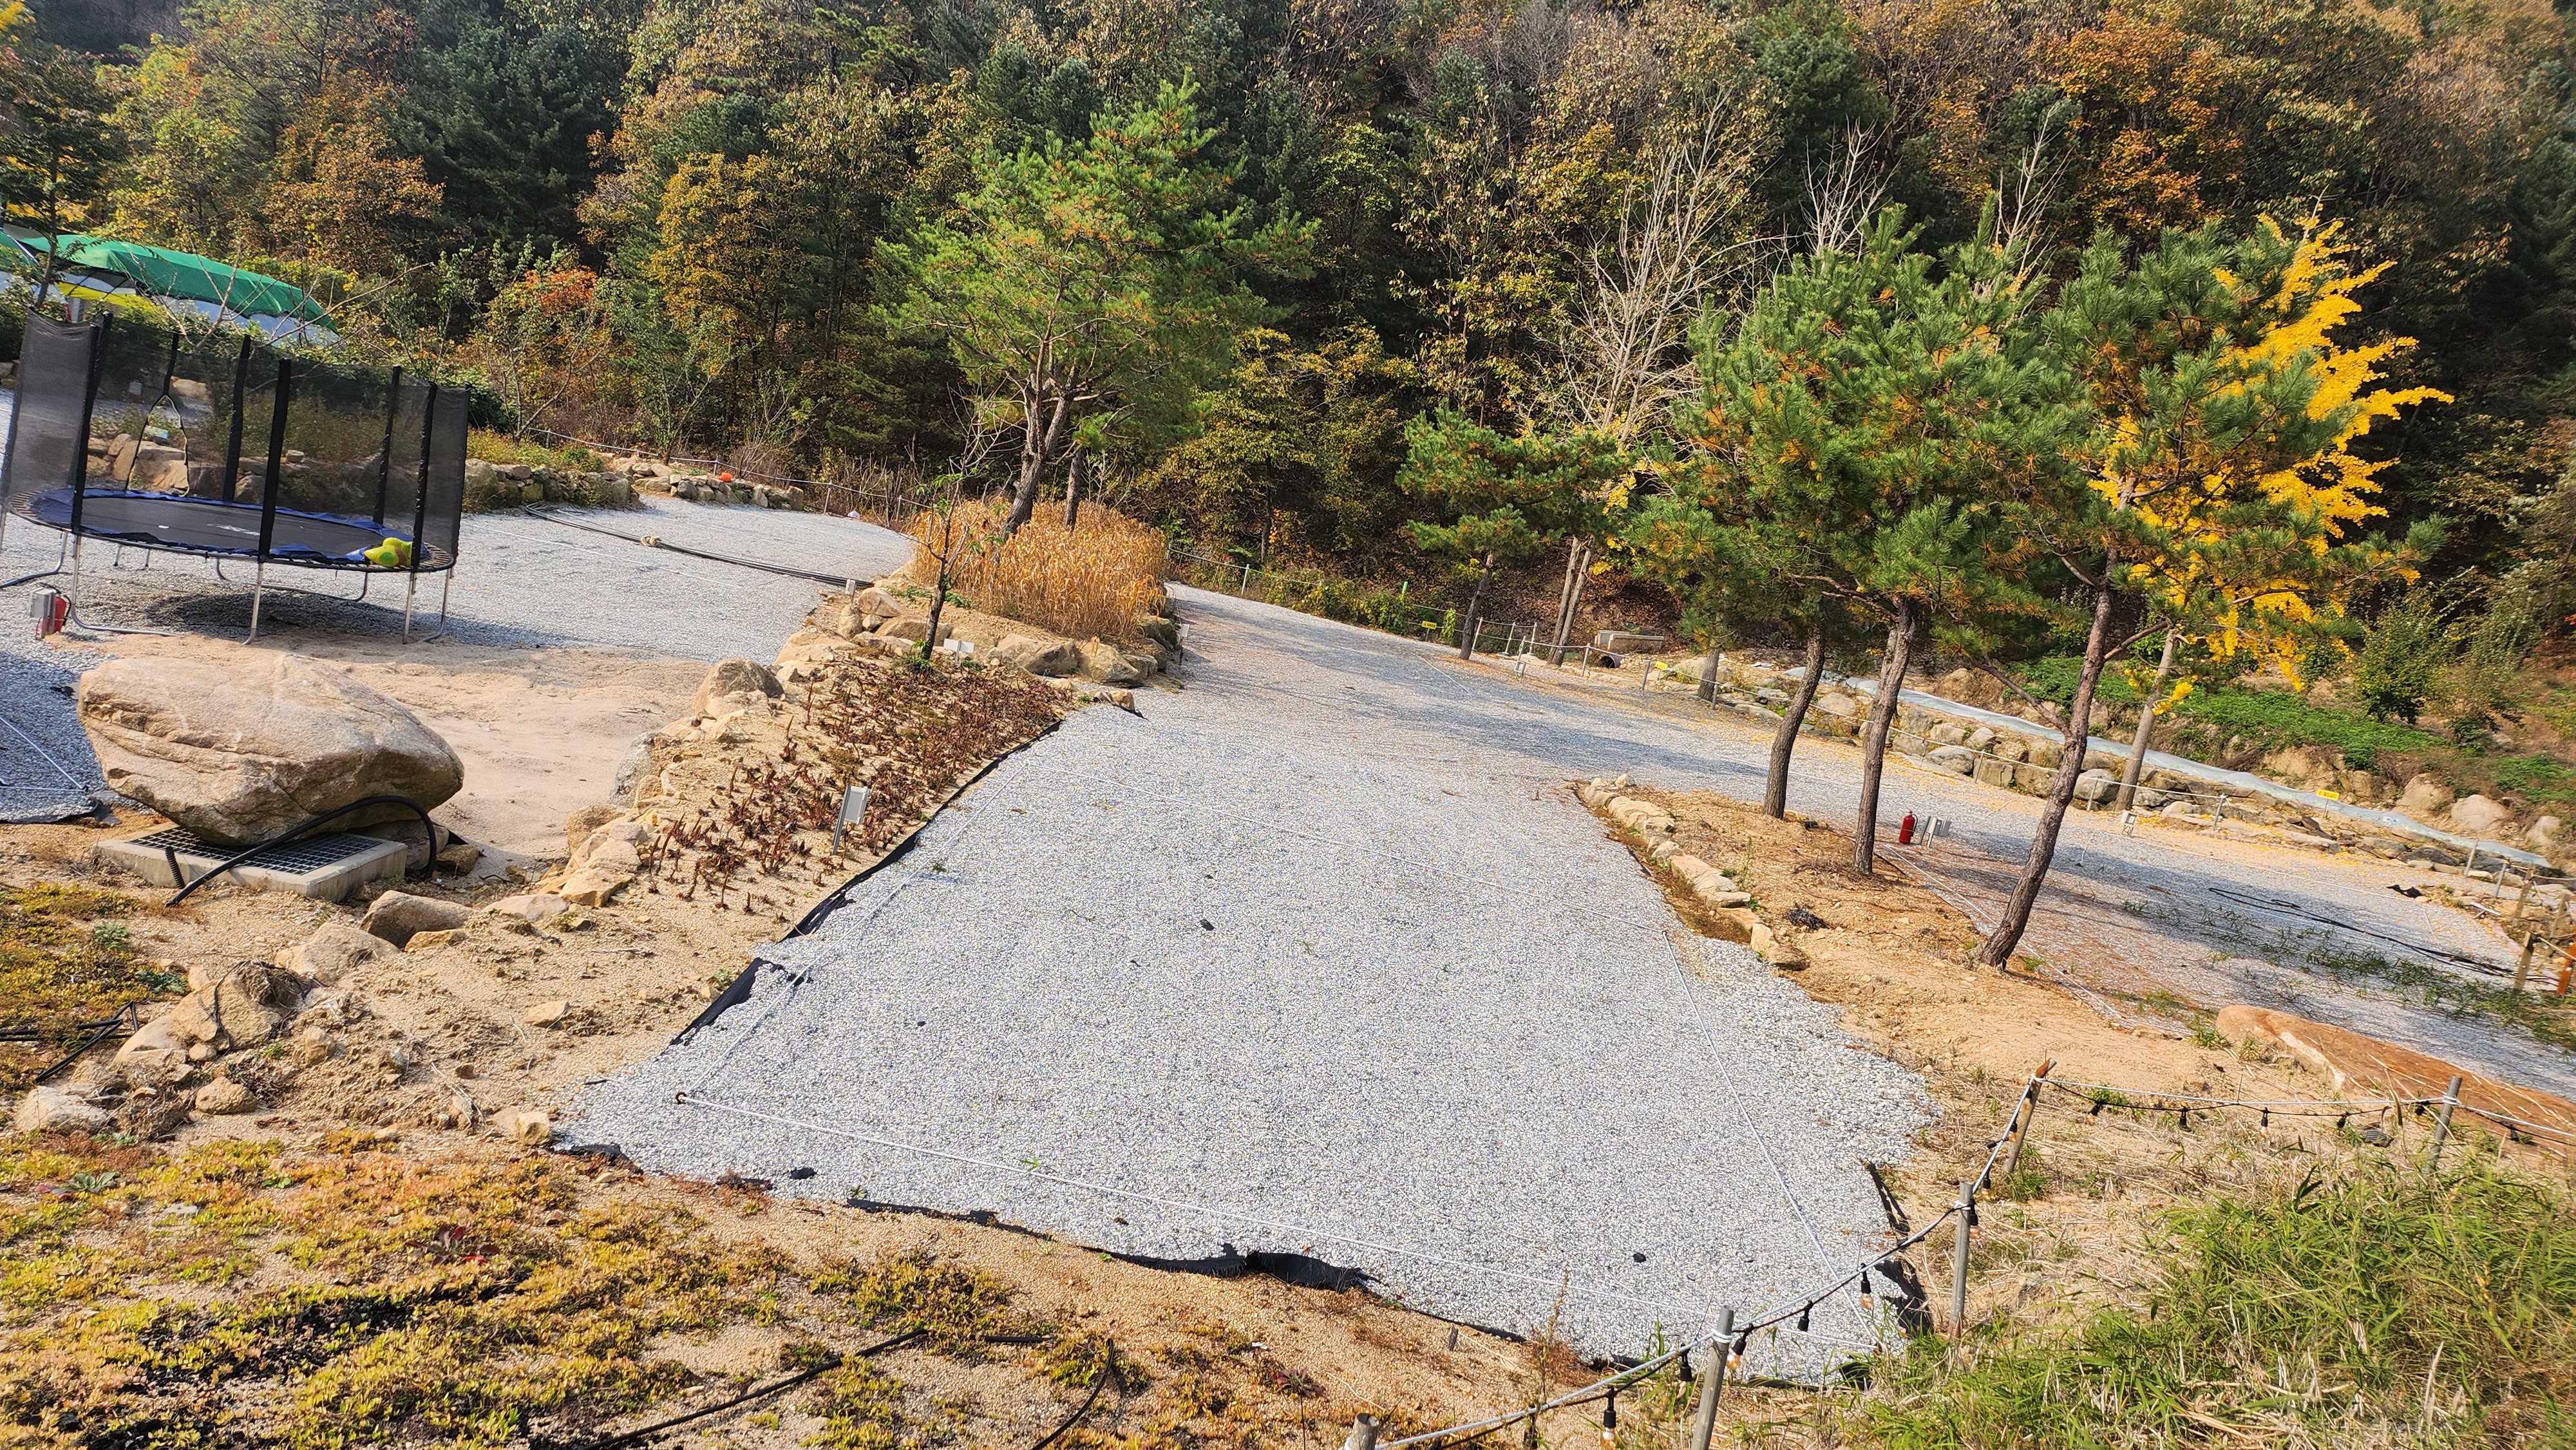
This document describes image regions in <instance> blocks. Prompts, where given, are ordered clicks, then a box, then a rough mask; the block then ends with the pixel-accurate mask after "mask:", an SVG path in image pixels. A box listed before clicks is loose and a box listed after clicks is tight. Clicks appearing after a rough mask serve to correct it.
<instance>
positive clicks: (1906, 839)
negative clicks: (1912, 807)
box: [1896, 811, 1914, 846]
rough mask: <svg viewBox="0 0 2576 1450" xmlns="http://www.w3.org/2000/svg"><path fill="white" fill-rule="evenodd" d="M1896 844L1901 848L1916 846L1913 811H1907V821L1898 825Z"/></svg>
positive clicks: (1902, 821) (1899, 822)
mask: <svg viewBox="0 0 2576 1450" xmlns="http://www.w3.org/2000/svg"><path fill="white" fill-rule="evenodd" d="M1896 844H1898V845H1900V846H1911V845H1913V844H1914V813H1913V812H1912V811H1907V812H1906V813H1905V819H1904V820H1901V821H1898V822H1897V823H1896Z"/></svg>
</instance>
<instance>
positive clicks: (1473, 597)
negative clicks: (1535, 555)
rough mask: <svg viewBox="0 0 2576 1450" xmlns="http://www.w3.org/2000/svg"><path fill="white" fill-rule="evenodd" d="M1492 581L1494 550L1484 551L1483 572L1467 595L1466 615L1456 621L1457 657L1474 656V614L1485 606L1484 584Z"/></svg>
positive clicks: (1470, 657) (1466, 657) (1467, 657)
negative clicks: (1474, 590) (1472, 590)
mask: <svg viewBox="0 0 2576 1450" xmlns="http://www.w3.org/2000/svg"><path fill="white" fill-rule="evenodd" d="M1493 582H1494V551H1493V550H1491V549H1487V550H1486V551H1485V572H1483V573H1481V574H1479V575H1477V576H1476V592H1475V593H1473V594H1470V595H1468V596H1467V617H1466V618H1465V619H1462V620H1460V621H1459V622H1458V658H1460V659H1462V660H1465V659H1473V658H1475V657H1476V614H1477V612H1478V611H1479V610H1482V609H1483V608H1484V607H1485V586H1486V585H1488V584H1491V583H1493Z"/></svg>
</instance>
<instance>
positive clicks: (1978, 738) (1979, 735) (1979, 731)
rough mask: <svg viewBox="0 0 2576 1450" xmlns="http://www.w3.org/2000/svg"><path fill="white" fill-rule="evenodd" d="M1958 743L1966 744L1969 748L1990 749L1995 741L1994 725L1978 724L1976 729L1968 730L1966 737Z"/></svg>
mask: <svg viewBox="0 0 2576 1450" xmlns="http://www.w3.org/2000/svg"><path fill="white" fill-rule="evenodd" d="M1959 743H1960V744H1962V745H1965V746H1967V747H1968V748H1969V749H1970V750H1986V749H1990V748H1992V747H1993V745H1994V743H1995V727H1993V726H1991V725H1980V726H1978V727H1977V728H1976V729H1974V730H1971V731H1969V732H1968V738H1967V739H1965V740H1963V741H1961V742H1959Z"/></svg>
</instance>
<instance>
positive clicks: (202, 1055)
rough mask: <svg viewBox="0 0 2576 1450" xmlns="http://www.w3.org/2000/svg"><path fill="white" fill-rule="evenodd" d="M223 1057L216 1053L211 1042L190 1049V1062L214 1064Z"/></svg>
mask: <svg viewBox="0 0 2576 1450" xmlns="http://www.w3.org/2000/svg"><path fill="white" fill-rule="evenodd" d="M222 1055H223V1054H221V1053H219V1052H217V1051H215V1045H214V1044H213V1043H211V1042H199V1043H194V1044H192V1045H190V1047H189V1048H188V1060H189V1061H190V1062H212V1061H214V1060H215V1059H216V1058H218V1057H220V1056H222Z"/></svg>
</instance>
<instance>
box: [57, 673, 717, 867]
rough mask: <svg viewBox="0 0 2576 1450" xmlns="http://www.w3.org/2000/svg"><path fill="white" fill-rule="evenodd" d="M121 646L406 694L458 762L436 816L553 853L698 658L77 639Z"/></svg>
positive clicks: (510, 847)
mask: <svg viewBox="0 0 2576 1450" xmlns="http://www.w3.org/2000/svg"><path fill="white" fill-rule="evenodd" d="M85 647H87V648H92V649H102V650H105V651H107V652H110V653H114V654H121V655H174V654H175V655H184V656H187V657H189V658H193V659H218V660H220V659H231V658H248V657H250V656H252V655H253V654H264V653H271V652H280V651H282V652H286V653H292V654H300V655H306V656H309V657H311V658H314V659H320V660H327V661H329V662H330V663H332V664H335V665H338V666H340V667H341V668H343V669H346V670H347V671H348V672H349V673H350V674H352V675H354V676H356V677H357V679H358V680H359V681H360V682H361V683H363V684H365V685H367V686H368V687H369V688H371V689H375V690H380V691H382V692H383V693H384V694H386V695H388V696H391V697H392V698H393V699H395V700H397V701H399V702H401V703H402V705H403V706H404V707H405V708H407V709H409V710H410V711H411V712H412V713H413V714H415V715H418V716H419V717H420V718H421V723H423V724H425V725H427V726H428V727H429V728H430V729H432V730H435V731H437V732H438V734H439V735H440V737H441V738H443V739H445V740H446V741H447V743H448V745H449V746H450V747H451V748H453V749H454V750H455V751H456V754H457V758H458V759H460V760H462V761H464V762H465V789H464V790H463V791H462V792H461V793H460V794H458V795H457V797H456V798H455V799H454V800H451V801H449V802H448V803H447V804H446V805H444V806H441V807H440V808H439V810H438V819H439V822H440V823H441V824H442V825H445V826H447V827H448V828H449V829H451V830H454V831H455V832H457V833H458V834H459V835H462V836H463V837H465V839H467V840H469V841H473V842H475V843H477V844H478V845H483V846H486V847H490V848H493V849H494V850H497V851H499V852H502V853H506V854H505V856H504V857H503V858H502V859H497V860H495V861H494V862H493V863H492V864H491V866H490V867H489V868H487V871H489V870H498V869H501V868H504V867H506V866H508V865H509V864H510V863H511V861H512V860H526V861H534V860H538V859H542V858H544V857H546V856H549V855H555V854H560V853H561V851H562V849H563V844H562V843H563V833H564V823H565V821H566V820H568V819H569V818H570V817H571V815H572V813H573V812H574V811H576V810H579V809H580V808H582V807H583V806H586V805H591V804H595V803H596V802H598V801H600V800H602V799H604V798H606V796H607V795H608V791H609V787H610V785H611V784H612V782H613V781H614V779H615V776H616V773H617V762H618V761H619V759H620V758H622V757H623V756H624V755H625V754H626V749H627V746H628V745H630V744H631V743H633V741H634V740H635V738H636V737H637V736H638V735H641V734H644V733H646V732H648V731H651V730H653V729H656V728H658V727H659V726H661V725H662V724H664V723H665V722H667V721H669V720H672V719H674V718H676V717H678V716H681V715H685V714H687V713H688V709H689V697H690V696H691V695H692V694H693V693H694V692H695V691H696V690H697V688H698V681H699V680H700V679H702V678H704V677H705V675H706V672H707V671H706V666H705V665H703V664H700V663H697V662H695V661H691V660H679V659H671V658H668V657H665V656H658V655H648V654H643V653H640V652H636V651H628V650H611V649H545V650H525V649H503V648H498V647H493V646H487V645H469V644H458V643H454V642H452V641H447V640H437V641H432V642H429V643H424V644H413V645H405V644H403V643H402V642H401V641H400V640H397V639H389V638H379V637H374V636H365V635H344V634H333V633H328V632H318V631H309V630H307V631H287V632H283V633H280V634H276V635H273V636H271V637H268V638H265V639H263V640H261V641H260V643H258V644H256V645H244V644H238V643H235V642H233V641H231V640H222V639H209V638H206V637H203V636H199V635H173V636H162V635H146V634H134V635H115V636H109V637H107V638H105V639H104V640H101V641H96V642H92V643H90V644H88V645H87V646H85Z"/></svg>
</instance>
